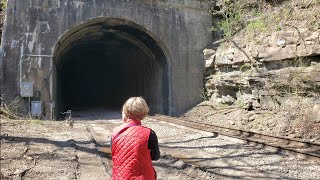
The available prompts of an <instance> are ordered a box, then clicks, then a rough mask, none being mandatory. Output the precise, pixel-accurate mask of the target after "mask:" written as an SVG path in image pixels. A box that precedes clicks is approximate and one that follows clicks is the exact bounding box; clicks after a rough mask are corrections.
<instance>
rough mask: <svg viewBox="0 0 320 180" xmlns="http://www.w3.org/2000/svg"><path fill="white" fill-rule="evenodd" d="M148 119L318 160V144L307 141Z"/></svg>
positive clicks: (163, 118) (166, 118) (172, 119)
mask: <svg viewBox="0 0 320 180" xmlns="http://www.w3.org/2000/svg"><path fill="white" fill-rule="evenodd" d="M150 118H152V119H155V120H158V121H163V122H168V123H172V124H177V125H181V126H185V127H189V128H193V129H197V130H201V131H206V132H211V133H212V132H215V133H218V134H220V135H223V136H227V137H232V138H236V139H241V140H244V141H246V142H247V143H256V144H261V145H263V146H266V147H272V148H276V149H277V150H279V151H283V152H289V153H296V154H298V155H304V156H305V157H308V158H316V159H318V160H319V159H320V144H317V143H312V142H308V141H302V140H297V139H290V138H286V137H277V136H272V135H266V134H261V133H255V132H252V131H245V130H240V129H235V128H228V127H222V126H217V125H213V124H207V123H203V122H196V121H191V120H183V119H180V118H175V117H170V116H164V115H156V116H151V117H150Z"/></svg>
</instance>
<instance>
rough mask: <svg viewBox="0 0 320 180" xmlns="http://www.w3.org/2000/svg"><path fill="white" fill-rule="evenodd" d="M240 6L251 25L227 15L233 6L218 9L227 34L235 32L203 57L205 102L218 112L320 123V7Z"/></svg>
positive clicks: (311, 0) (307, 2)
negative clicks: (228, 108)
mask: <svg viewBox="0 0 320 180" xmlns="http://www.w3.org/2000/svg"><path fill="white" fill-rule="evenodd" d="M224 2H225V1H224ZM239 2H240V3H242V4H241V6H238V10H239V7H240V8H242V9H240V10H239V11H241V12H242V14H240V15H239V16H240V17H248V18H246V19H245V18H242V19H241V18H240V20H239V19H236V17H237V16H234V14H232V13H231V12H226V11H228V10H230V9H228V8H226V7H223V5H224V6H229V8H230V6H231V5H232V3H229V4H226V3H225V4H223V3H222V5H220V6H219V8H217V7H216V8H215V9H220V14H219V16H217V17H216V18H218V17H220V25H221V24H222V23H221V22H223V21H226V17H228V18H229V19H227V20H228V21H229V27H228V28H229V29H228V28H225V27H222V28H224V31H226V30H227V31H230V32H229V34H228V32H227V33H226V32H225V37H224V39H219V40H217V41H216V42H214V43H213V44H211V45H210V46H209V47H208V48H206V49H205V50H204V51H203V53H204V57H205V73H206V76H205V78H204V83H205V88H204V89H205V98H206V99H207V100H209V101H210V103H213V104H214V105H215V106H221V105H233V106H236V107H240V108H244V109H247V110H258V109H259V110H276V111H277V110H280V109H281V110H288V111H287V114H288V113H290V114H292V113H295V118H292V119H293V120H294V119H297V117H298V116H299V113H300V115H302V114H305V115H306V114H308V116H304V117H305V118H304V120H306V119H307V121H308V122H313V123H320V109H318V110H317V107H318V106H319V103H320V98H319V97H320V14H319V12H320V1H317V0H304V1H297V0H287V1H264V0H260V1H259V2H257V1H250V0H243V1H239ZM257 3H260V4H257ZM233 5H234V4H233ZM233 8H234V7H233ZM221 11H222V12H221ZM252 11H254V12H252ZM226 15H227V16H226ZM230 17H235V18H234V19H230ZM232 21H237V22H235V23H234V24H233V27H232ZM230 24H231V25H230ZM218 25H219V23H218ZM239 27H240V28H239ZM232 28H233V29H232ZM232 30H234V31H232ZM230 35H232V36H230ZM289 102H290V103H289ZM294 106H295V108H294V109H295V112H291V110H292V108H293V107H294ZM290 108H291V110H290ZM302 112H303V113H302ZM296 115H297V116H296ZM301 117H302V116H300V119H301ZM287 135H288V134H287ZM319 138H320V136H319Z"/></svg>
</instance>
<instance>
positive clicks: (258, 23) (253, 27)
mask: <svg viewBox="0 0 320 180" xmlns="http://www.w3.org/2000/svg"><path fill="white" fill-rule="evenodd" d="M247 28H248V30H249V31H261V32H263V31H266V30H267V28H266V24H265V22H264V21H263V20H261V19H258V20H254V21H250V22H249V24H248V25H247Z"/></svg>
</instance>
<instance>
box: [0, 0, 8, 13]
mask: <svg viewBox="0 0 320 180" xmlns="http://www.w3.org/2000/svg"><path fill="white" fill-rule="evenodd" d="M6 8H7V0H1V1H0V10H1V11H4V10H5V9H6Z"/></svg>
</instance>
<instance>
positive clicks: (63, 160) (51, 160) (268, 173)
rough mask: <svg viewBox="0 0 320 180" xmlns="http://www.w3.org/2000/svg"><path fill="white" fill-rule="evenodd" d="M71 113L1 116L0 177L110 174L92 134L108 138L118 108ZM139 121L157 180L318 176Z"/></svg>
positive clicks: (268, 155) (311, 166)
mask: <svg viewBox="0 0 320 180" xmlns="http://www.w3.org/2000/svg"><path fill="white" fill-rule="evenodd" d="M74 116H76V117H75V118H74V119H75V124H74V127H73V128H71V127H70V126H68V124H67V123H66V122H54V121H39V120H1V159H0V160H1V176H2V177H1V179H93V180H94V179H111V177H110V175H111V166H112V163H111V161H110V156H109V155H108V154H104V153H102V152H106V151H102V150H101V149H102V148H99V147H96V144H95V143H94V141H93V139H92V138H93V137H94V134H95V135H96V136H97V139H95V140H96V141H97V142H99V143H101V144H103V145H107V144H108V143H110V142H109V141H110V135H111V131H112V128H113V127H114V126H116V125H118V124H121V120H119V117H120V114H119V112H116V111H114V112H110V111H104V112H102V113H101V112H100V114H99V113H97V112H82V113H78V114H76V113H75V114H74ZM143 124H144V125H146V126H148V127H150V128H152V129H153V130H154V131H155V132H156V133H157V135H158V139H159V145H160V150H161V158H160V159H159V160H158V161H155V162H154V166H155V169H156V171H157V173H158V179H160V180H180V179H188V180H189V179H190V180H191V179H199V180H202V179H319V178H318V174H319V173H318V172H319V170H320V163H319V162H318V161H311V160H304V159H302V158H299V157H292V156H288V155H285V154H281V153H279V152H277V151H276V150H273V149H266V148H264V147H261V146H259V145H255V144H245V143H244V142H243V141H240V140H236V139H233V138H227V137H224V136H220V135H217V134H215V133H208V132H202V131H199V130H193V129H190V128H185V127H182V126H177V125H173V124H168V123H164V122H158V121H154V120H152V117H148V118H147V119H146V120H144V121H143ZM90 127H91V128H90ZM88 130H89V131H91V132H89V131H88ZM98 135H99V136H98ZM99 138H100V140H99ZM99 150H100V151H99Z"/></svg>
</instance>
